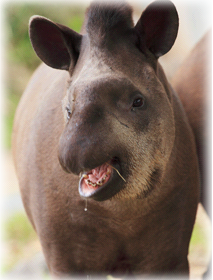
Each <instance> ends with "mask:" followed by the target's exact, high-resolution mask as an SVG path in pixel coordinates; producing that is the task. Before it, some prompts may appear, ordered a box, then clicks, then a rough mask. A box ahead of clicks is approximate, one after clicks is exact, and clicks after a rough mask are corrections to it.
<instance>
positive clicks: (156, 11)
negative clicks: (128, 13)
mask: <svg viewBox="0 0 213 280" xmlns="http://www.w3.org/2000/svg"><path fill="white" fill-rule="evenodd" d="M178 27H179V19H178V13H177V10H176V8H175V6H174V4H173V3H172V2H171V1H169V0H162V1H161V0H157V1H154V2H153V3H151V4H150V5H148V6H147V8H146V9H145V10H144V12H143V13H142V15H141V17H140V19H139V20H138V22H137V24H136V26H135V31H136V33H137V35H138V37H139V42H140V43H139V48H140V49H141V50H144V49H145V48H146V49H148V50H149V51H150V52H151V53H153V54H154V55H155V57H156V58H159V57H160V56H162V55H164V54H165V53H167V52H168V51H169V50H170V49H171V47H172V46H173V44H174V42H175V40H176V37H177V33H178Z"/></svg>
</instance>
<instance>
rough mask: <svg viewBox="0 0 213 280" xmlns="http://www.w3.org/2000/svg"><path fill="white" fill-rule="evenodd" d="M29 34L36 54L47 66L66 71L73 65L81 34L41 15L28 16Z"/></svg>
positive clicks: (78, 50)
mask: <svg viewBox="0 0 213 280" xmlns="http://www.w3.org/2000/svg"><path fill="white" fill-rule="evenodd" d="M29 35H30V40H31V43H32V46H33V48H34V50H35V52H36V54H37V55H38V57H39V58H40V59H41V60H42V61H43V62H44V63H46V64H47V65H48V66H50V67H52V68H56V69H63V70H67V71H68V70H69V69H70V68H73V67H74V66H75V64H76V62H77V59H78V56H79V52H80V45H81V39H82V35H80V34H78V33H77V32H75V31H73V30H72V29H70V28H69V27H66V26H63V25H61V24H58V23H54V22H52V21H50V20H49V19H47V18H45V17H41V16H33V17H31V18H30V22H29Z"/></svg>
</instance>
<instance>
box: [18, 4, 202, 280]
mask: <svg viewBox="0 0 213 280" xmlns="http://www.w3.org/2000/svg"><path fill="white" fill-rule="evenodd" d="M178 22H179V20H178V14H177V11H176V8H175V6H174V4H173V3H172V2H170V1H155V2H152V3H151V4H149V5H148V6H147V8H146V9H145V10H144V12H143V13H142V15H141V17H140V18H139V20H138V22H137V23H136V24H134V23H133V19H132V8H131V7H130V6H129V4H127V3H122V2H116V3H115V4H113V3H112V2H108V3H104V2H93V3H92V4H91V5H90V7H89V8H88V10H87V12H86V16H85V22H84V28H83V31H82V32H81V34H79V33H77V32H75V31H73V30H71V29H70V28H68V27H65V26H63V25H61V24H58V23H54V22H52V21H50V20H49V19H46V18H44V17H41V16H33V17H32V18H31V20H30V24H29V33H30V39H31V42H32V46H33V48H34V50H35V52H36V54H37V55H38V56H39V58H40V59H41V60H42V61H43V62H44V64H41V65H40V66H39V67H38V69H37V70H36V71H35V73H34V74H33V76H32V78H31V80H30V82H29V84H28V86H27V88H26V90H25V92H24V94H23V96H22V98H21V101H20V103H19V106H18V108H17V112H16V116H15V121H14V129H13V154H14V160H15V166H16V170H17V174H18V179H19V185H20V190H21V195H22V200H23V204H24V207H25V209H26V213H27V215H28V217H29V220H30V222H31V223H32V225H33V227H34V229H35V231H36V232H37V234H38V236H39V239H40V242H41V245H42V249H43V252H44V255H45V259H46V262H47V265H48V268H49V270H50V272H51V274H52V275H55V276H56V277H63V276H64V277H70V276H73V277H75V276H82V277H84V276H85V277H86V276H88V275H89V276H98V277H101V276H106V275H116V276H120V275H121V276H126V277H130V276H131V277H132V276H134V277H136V278H137V277H139V278H140V279H141V278H142V277H145V279H147V277H148V276H153V277H154V276H156V277H157V276H162V277H164V276H165V277H166V275H178V276H184V277H186V278H187V277H188V275H189V265H188V260H187V255H188V247H189V242H190V237H191V233H192V230H193V225H194V221H195V216H196V210H197V204H198V196H199V169H198V159H197V154H196V147H195V139H194V136H193V133H192V130H191V128H190V125H189V123H188V120H187V117H186V114H185V112H184V110H183V107H182V105H181V102H180V100H179V99H178V96H177V95H176V93H175V92H174V90H173V89H172V87H171V85H170V84H169V83H168V81H167V79H166V77H165V74H164V71H163V69H162V67H161V66H160V64H159V62H158V58H159V57H161V56H162V55H164V54H165V53H167V52H168V51H169V50H170V49H171V47H172V46H173V44H174V42H175V39H176V36H177V32H178Z"/></svg>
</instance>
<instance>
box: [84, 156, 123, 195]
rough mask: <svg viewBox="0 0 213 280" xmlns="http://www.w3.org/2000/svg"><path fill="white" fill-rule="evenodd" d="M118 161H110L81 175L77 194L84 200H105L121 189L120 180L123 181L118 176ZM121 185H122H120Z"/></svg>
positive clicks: (120, 176) (119, 169)
mask: <svg viewBox="0 0 213 280" xmlns="http://www.w3.org/2000/svg"><path fill="white" fill-rule="evenodd" d="M120 171H121V167H120V164H119V161H118V160H117V159H115V158H113V159H112V160H110V161H108V162H106V163H104V164H102V165H100V166H98V167H96V168H94V169H92V170H90V171H89V172H85V173H83V174H82V176H81V178H80V182H79V193H80V195H81V196H82V197H85V198H94V199H96V200H106V199H108V198H110V197H112V196H113V195H115V194H116V193H117V192H118V191H120V189H121V186H120V185H121V182H119V181H120V180H122V181H123V183H124V181H125V179H124V178H123V177H122V175H121V174H120ZM122 185H123V184H122Z"/></svg>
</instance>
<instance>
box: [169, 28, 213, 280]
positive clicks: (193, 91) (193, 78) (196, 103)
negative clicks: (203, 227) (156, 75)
mask: <svg viewBox="0 0 213 280" xmlns="http://www.w3.org/2000/svg"><path fill="white" fill-rule="evenodd" d="M212 55H213V28H210V29H209V31H208V32H207V33H206V34H205V36H204V37H203V38H202V39H201V40H200V42H199V43H198V44H197V45H196V46H195V48H194V49H193V50H192V52H191V53H190V55H189V56H188V57H187V58H186V60H185V61H184V63H183V64H182V66H181V67H180V69H179V70H178V72H177V73H176V75H175V76H174V78H173V81H172V84H173V86H174V88H175V90H176V91H177V93H178V95H179V97H180V99H181V102H182V104H183V106H184V109H185V111H186V113H187V116H188V119H189V122H190V125H191V127H192V129H193V132H194V135H195V139H196V145H197V153H198V157H199V163H200V171H201V183H202V190H201V202H202V204H203V206H204V208H205V210H206V212H207V214H208V215H209V217H210V219H211V221H212V220H213V204H212V203H213V172H212V171H213V122H212V118H213V83H212V78H213V76H212V74H213V63H212ZM204 279H206V280H207V279H209V280H210V279H213V260H211V263H210V266H209V270H208V272H207V273H206V275H205V277H204Z"/></svg>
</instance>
